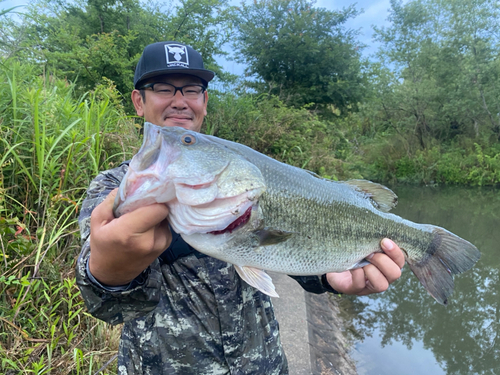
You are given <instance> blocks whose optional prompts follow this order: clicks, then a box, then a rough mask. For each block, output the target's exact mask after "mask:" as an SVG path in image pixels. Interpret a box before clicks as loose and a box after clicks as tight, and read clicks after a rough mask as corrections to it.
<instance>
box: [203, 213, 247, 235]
mask: <svg viewBox="0 0 500 375" xmlns="http://www.w3.org/2000/svg"><path fill="white" fill-rule="evenodd" d="M251 214H252V206H250V207H248V209H247V210H246V211H245V213H244V214H243V215H241V216H240V217H239V218H237V219H236V220H235V221H233V222H232V223H231V224H229V225H228V226H227V227H226V228H224V229H222V230H214V231H212V232H208V234H215V235H218V234H224V233H228V232H229V233H232V232H233V231H235V230H236V229H238V228H241V227H242V226H243V225H245V224H246V223H248V221H249V220H250V216H251Z"/></svg>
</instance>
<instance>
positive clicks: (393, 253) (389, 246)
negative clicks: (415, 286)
mask: <svg viewBox="0 0 500 375" xmlns="http://www.w3.org/2000/svg"><path fill="white" fill-rule="evenodd" d="M380 247H381V248H382V250H384V253H385V254H386V255H387V256H388V257H389V258H391V259H392V260H393V261H394V263H396V264H397V265H398V267H399V269H401V268H403V266H404V265H405V256H404V253H403V252H402V251H401V249H400V248H399V246H398V245H396V243H394V242H393V241H391V240H390V239H388V238H384V239H383V240H382V241H381V243H380Z"/></svg>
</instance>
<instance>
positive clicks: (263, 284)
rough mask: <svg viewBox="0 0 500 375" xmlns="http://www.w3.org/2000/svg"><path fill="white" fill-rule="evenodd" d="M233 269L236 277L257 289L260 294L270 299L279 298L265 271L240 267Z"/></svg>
mask: <svg viewBox="0 0 500 375" xmlns="http://www.w3.org/2000/svg"><path fill="white" fill-rule="evenodd" d="M234 268H235V269H236V272H238V275H240V277H241V278H242V279H243V281H245V282H246V283H247V284H248V285H251V286H253V287H254V288H257V289H258V290H260V291H261V292H262V293H264V294H267V295H268V296H271V297H279V296H278V293H276V288H275V287H274V284H273V280H272V279H271V276H269V275H268V274H267V273H266V271H264V270H260V269H258V268H253V267H240V266H237V265H235V266H234Z"/></svg>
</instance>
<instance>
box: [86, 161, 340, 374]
mask: <svg viewBox="0 0 500 375" xmlns="http://www.w3.org/2000/svg"><path fill="white" fill-rule="evenodd" d="M127 169H128V163H123V164H122V165H120V166H119V167H118V168H115V169H112V170H109V171H105V172H102V173H100V174H99V175H98V176H97V177H96V178H95V179H94V180H93V181H92V183H91V185H90V187H89V189H88V191H87V197H86V199H85V201H84V202H83V207H82V210H81V213H80V218H79V223H80V230H81V235H82V242H83V246H82V250H81V253H80V256H79V258H78V262H77V267H76V278H77V283H78V286H79V288H80V290H81V293H82V296H83V298H84V300H85V303H86V306H87V308H88V310H89V312H90V313H91V314H92V315H93V316H95V317H96V318H99V319H101V320H104V321H106V322H108V323H111V324H119V323H124V325H123V330H122V335H121V340H120V348H119V356H118V373H119V374H120V375H124V374H154V375H159V374H214V375H215V374H268V375H271V374H287V373H288V366H287V361H286V357H285V354H284V352H283V348H282V346H281V341H280V336H279V330H278V322H277V321H276V318H275V315H274V310H273V306H272V303H271V299H270V297H269V296H267V295H264V294H263V293H261V292H260V291H258V290H257V289H255V288H253V287H251V286H249V285H248V284H247V283H245V282H244V281H242V280H241V279H240V277H239V276H238V275H237V273H236V271H235V269H234V267H233V266H232V265H231V264H229V263H227V262H223V261H220V260H218V259H214V258H212V257H208V256H204V255H202V254H201V253H198V252H197V251H195V250H194V249H192V248H191V250H192V251H187V255H185V256H182V255H181V256H180V257H179V258H178V259H176V260H174V261H172V262H169V261H165V260H164V259H165V257H160V258H158V259H157V260H155V261H154V262H153V263H152V264H151V265H150V266H149V267H148V268H147V269H146V270H145V271H144V272H143V273H142V274H141V275H140V276H139V277H137V278H136V279H135V280H134V281H132V282H131V283H130V284H129V285H127V286H123V287H121V286H120V287H107V286H104V285H101V284H100V283H99V282H98V281H97V280H96V279H95V278H94V277H93V276H92V275H91V274H90V272H89V271H88V268H87V267H88V266H87V263H88V258H89V255H90V246H89V234H90V214H91V212H92V210H93V209H94V207H96V206H97V205H98V204H99V203H101V202H102V200H103V199H104V198H105V197H106V196H107V195H108V194H109V192H110V191H111V190H113V189H114V188H116V187H118V186H119V184H120V182H121V180H122V178H123V176H124V175H125V173H126V171H127ZM175 246H176V247H177V249H179V248H180V249H181V252H182V249H186V247H187V246H188V245H187V244H186V243H185V242H183V240H182V238H180V236H178V235H175V234H174V240H173V241H172V245H171V246H170V247H169V249H167V250H166V253H168V252H170V253H171V252H172V248H173V247H175ZM174 250H175V248H174ZM166 253H164V254H166ZM164 254H162V255H164ZM167 258H168V257H167ZM294 278H295V279H296V280H297V281H298V282H299V283H300V284H301V285H302V286H303V287H304V289H306V290H309V291H312V292H315V293H322V292H324V291H326V290H330V289H328V287H326V286H325V285H324V283H323V282H322V281H321V279H320V278H319V277H318V276H307V277H294ZM330 291H333V289H331V290H330Z"/></svg>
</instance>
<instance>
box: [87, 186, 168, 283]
mask: <svg viewBox="0 0 500 375" xmlns="http://www.w3.org/2000/svg"><path fill="white" fill-rule="evenodd" d="M117 191H118V189H115V190H113V191H112V192H111V193H110V194H109V195H108V196H107V197H106V199H105V200H104V201H103V202H102V203H101V204H100V205H98V206H97V207H96V208H95V209H94V211H92V215H91V217H90V259H89V269H90V273H92V275H93V276H94V277H95V278H96V279H97V280H99V282H101V283H103V284H106V285H110V286H113V285H125V284H128V283H129V282H130V281H132V280H133V279H135V278H136V277H137V276H138V275H139V274H140V273H141V272H142V271H144V270H145V269H146V268H147V267H148V266H149V265H150V264H151V263H153V261H154V260H155V259H156V258H158V256H159V255H160V254H161V253H162V252H163V251H165V249H166V248H167V247H168V246H169V245H170V243H171V242H172V233H171V232H170V228H169V226H168V222H167V219H166V218H167V215H168V208H167V206H165V205H164V204H153V205H150V206H146V207H141V208H138V209H137V210H135V211H132V212H129V213H127V214H125V215H123V216H121V217H119V218H115V217H114V216H113V202H114V199H115V196H116V194H117Z"/></svg>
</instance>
